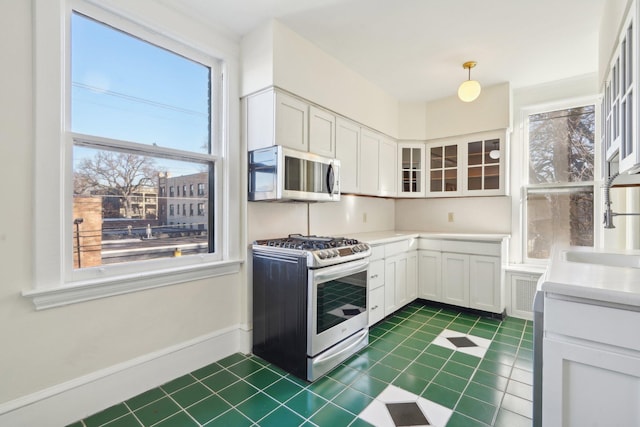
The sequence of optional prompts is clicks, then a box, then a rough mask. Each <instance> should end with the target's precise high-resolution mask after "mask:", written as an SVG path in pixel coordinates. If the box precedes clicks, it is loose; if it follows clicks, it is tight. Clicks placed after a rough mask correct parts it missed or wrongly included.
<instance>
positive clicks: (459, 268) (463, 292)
mask: <svg viewBox="0 0 640 427" xmlns="http://www.w3.org/2000/svg"><path fill="white" fill-rule="evenodd" d="M442 302H444V303H447V304H453V305H459V306H461V307H469V255H464V254H456V253H447V252H445V253H443V254H442Z"/></svg>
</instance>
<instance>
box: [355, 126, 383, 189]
mask: <svg viewBox="0 0 640 427" xmlns="http://www.w3.org/2000/svg"><path fill="white" fill-rule="evenodd" d="M380 139H381V138H380V135H378V134H376V133H373V132H371V131H368V130H366V129H363V130H362V133H361V135H360V193H361V194H368V195H371V196H377V195H378V191H379V190H380V181H379V164H380V152H379V150H380Z"/></svg>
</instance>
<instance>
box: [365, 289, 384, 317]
mask: <svg viewBox="0 0 640 427" xmlns="http://www.w3.org/2000/svg"><path fill="white" fill-rule="evenodd" d="M382 319H384V287H382V286H381V287H378V288H376V289H373V290H371V291H369V326H371V325H373V324H375V323H378V322H379V321H381V320H382Z"/></svg>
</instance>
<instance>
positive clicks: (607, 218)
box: [604, 172, 640, 228]
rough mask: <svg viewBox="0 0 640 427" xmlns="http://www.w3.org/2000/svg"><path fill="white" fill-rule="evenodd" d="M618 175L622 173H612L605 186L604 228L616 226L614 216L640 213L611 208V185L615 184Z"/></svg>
mask: <svg viewBox="0 0 640 427" xmlns="http://www.w3.org/2000/svg"><path fill="white" fill-rule="evenodd" d="M618 175H620V174H619V173H618V172H616V173H614V174H613V175H611V176H610V177H609V179H608V180H607V183H606V185H605V187H604V204H605V206H606V208H605V211H604V228H616V226H615V225H613V217H614V216H622V215H640V213H622V212H614V211H613V210H611V195H610V194H609V193H610V191H611V185H612V184H613V180H614V179H616V178H617V177H618Z"/></svg>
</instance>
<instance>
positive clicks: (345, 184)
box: [336, 117, 360, 194]
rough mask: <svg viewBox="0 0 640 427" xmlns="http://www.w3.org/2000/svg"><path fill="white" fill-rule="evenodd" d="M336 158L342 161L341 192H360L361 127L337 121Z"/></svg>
mask: <svg viewBox="0 0 640 427" xmlns="http://www.w3.org/2000/svg"><path fill="white" fill-rule="evenodd" d="M336 158H337V159H338V160H340V191H341V192H343V193H356V194H357V193H359V192H360V126H358V125H357V124H355V123H352V122H350V121H348V120H345V119H342V118H340V117H338V118H337V119H336Z"/></svg>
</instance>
